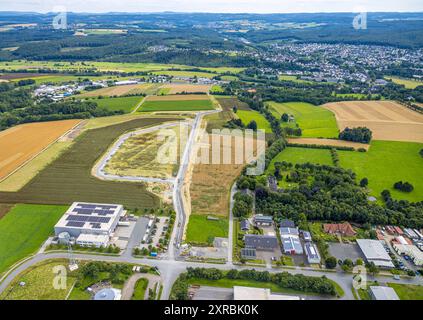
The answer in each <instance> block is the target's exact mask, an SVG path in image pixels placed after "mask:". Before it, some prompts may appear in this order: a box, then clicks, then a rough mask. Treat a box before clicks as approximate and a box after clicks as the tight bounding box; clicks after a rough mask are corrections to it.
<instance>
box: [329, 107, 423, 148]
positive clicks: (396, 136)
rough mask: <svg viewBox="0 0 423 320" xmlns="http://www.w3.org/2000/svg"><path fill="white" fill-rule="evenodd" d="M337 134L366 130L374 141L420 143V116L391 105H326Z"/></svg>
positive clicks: (422, 131) (422, 118) (422, 129)
mask: <svg viewBox="0 0 423 320" xmlns="http://www.w3.org/2000/svg"><path fill="white" fill-rule="evenodd" d="M324 107H325V108H326V109H328V110H330V111H332V112H333V113H334V114H335V117H336V121H337V122H338V126H339V128H340V130H343V129H345V128H346V127H349V128H354V127H367V128H369V129H370V130H372V132H373V139H375V140H391V141H410V142H423V114H420V113H417V112H415V111H412V110H410V109H407V108H406V107H404V106H402V105H400V104H398V103H396V102H393V101H346V102H335V103H328V104H325V105H324Z"/></svg>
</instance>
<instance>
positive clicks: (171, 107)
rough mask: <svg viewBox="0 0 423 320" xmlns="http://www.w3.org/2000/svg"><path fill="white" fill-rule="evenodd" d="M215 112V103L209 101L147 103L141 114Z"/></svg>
mask: <svg viewBox="0 0 423 320" xmlns="http://www.w3.org/2000/svg"><path fill="white" fill-rule="evenodd" d="M199 110H213V103H212V102H211V101H210V100H209V99H207V100H174V101H145V102H144V103H143V104H142V106H141V108H140V109H139V111H140V112H154V111H199Z"/></svg>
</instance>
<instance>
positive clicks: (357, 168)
mask: <svg viewBox="0 0 423 320" xmlns="http://www.w3.org/2000/svg"><path fill="white" fill-rule="evenodd" d="M422 148H423V144H421V143H413V142H394V141H372V143H371V147H370V149H369V151H368V152H349V151H338V155H339V160H340V165H341V167H344V168H350V169H352V170H353V171H354V172H355V173H357V178H358V181H359V180H361V179H362V178H364V177H366V178H368V179H369V189H370V190H371V194H372V195H373V196H375V197H378V198H380V193H381V192H382V191H383V190H384V189H388V190H389V191H391V194H392V196H393V197H394V198H395V199H404V200H409V201H422V200H423V158H422V157H421V156H420V155H419V151H420V150H421V149H422ZM401 180H402V181H403V182H405V181H408V182H410V183H411V184H412V185H413V186H414V190H413V191H412V192H410V193H405V192H400V191H396V190H394V189H393V184H394V183H395V182H397V181H401Z"/></svg>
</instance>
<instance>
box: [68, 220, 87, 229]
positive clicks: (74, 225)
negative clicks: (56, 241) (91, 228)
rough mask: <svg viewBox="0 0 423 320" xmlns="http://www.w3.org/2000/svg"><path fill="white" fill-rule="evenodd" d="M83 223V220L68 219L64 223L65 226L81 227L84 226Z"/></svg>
mask: <svg viewBox="0 0 423 320" xmlns="http://www.w3.org/2000/svg"><path fill="white" fill-rule="evenodd" d="M84 224H85V223H84V222H77V221H68V223H66V226H68V227H77V228H81V227H83V226H84Z"/></svg>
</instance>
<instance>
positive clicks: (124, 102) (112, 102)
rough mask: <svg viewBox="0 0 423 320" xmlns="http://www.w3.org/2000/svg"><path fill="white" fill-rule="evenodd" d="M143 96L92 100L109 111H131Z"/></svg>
mask: <svg viewBox="0 0 423 320" xmlns="http://www.w3.org/2000/svg"><path fill="white" fill-rule="evenodd" d="M142 99H143V98H142V97H136V96H134V97H121V98H102V99H95V100H91V101H94V102H96V103H97V105H98V106H99V107H100V108H102V109H106V110H109V111H120V110H122V111H124V112H125V113H130V112H131V111H133V110H134V108H135V107H136V106H137V105H138V103H140V101H141V100H142Z"/></svg>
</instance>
